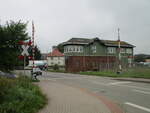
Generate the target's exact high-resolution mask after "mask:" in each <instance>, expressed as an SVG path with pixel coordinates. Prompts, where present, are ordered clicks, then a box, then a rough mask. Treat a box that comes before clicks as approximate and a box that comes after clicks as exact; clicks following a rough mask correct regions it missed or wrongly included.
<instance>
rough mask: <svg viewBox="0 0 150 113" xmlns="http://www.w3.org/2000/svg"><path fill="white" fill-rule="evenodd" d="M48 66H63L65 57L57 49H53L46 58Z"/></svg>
mask: <svg viewBox="0 0 150 113" xmlns="http://www.w3.org/2000/svg"><path fill="white" fill-rule="evenodd" d="M47 62H48V66H49V67H51V66H54V65H56V64H57V65H58V66H65V57H64V54H63V53H61V52H60V51H59V50H58V49H57V48H53V50H52V52H51V53H49V54H48V56H47Z"/></svg>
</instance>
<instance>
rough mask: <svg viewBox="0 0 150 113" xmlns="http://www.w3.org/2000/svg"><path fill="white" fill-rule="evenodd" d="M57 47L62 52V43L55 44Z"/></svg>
mask: <svg viewBox="0 0 150 113" xmlns="http://www.w3.org/2000/svg"><path fill="white" fill-rule="evenodd" d="M57 48H58V50H59V51H60V52H62V53H64V47H63V45H62V44H58V45H57Z"/></svg>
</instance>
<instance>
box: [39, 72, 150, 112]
mask: <svg viewBox="0 0 150 113" xmlns="http://www.w3.org/2000/svg"><path fill="white" fill-rule="evenodd" d="M39 79H41V80H50V81H53V82H58V83H62V84H65V85H69V86H73V87H79V88H85V89H87V90H89V91H91V92H93V93H96V94H101V95H104V96H105V97H107V98H109V99H110V100H112V101H113V102H114V103H116V104H118V105H119V106H120V107H121V108H122V109H123V110H124V111H125V112H126V113H150V84H148V83H138V82H130V81H118V80H114V79H113V78H110V77H96V76H86V75H78V74H68V73H52V72H43V75H42V76H41V77H39Z"/></svg>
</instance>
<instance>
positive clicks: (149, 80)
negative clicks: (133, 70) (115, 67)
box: [113, 78, 150, 83]
mask: <svg viewBox="0 0 150 113" xmlns="http://www.w3.org/2000/svg"><path fill="white" fill-rule="evenodd" d="M113 80H120V81H132V82H142V83H150V79H144V78H114V79H113Z"/></svg>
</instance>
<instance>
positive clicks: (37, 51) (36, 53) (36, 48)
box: [29, 45, 41, 60]
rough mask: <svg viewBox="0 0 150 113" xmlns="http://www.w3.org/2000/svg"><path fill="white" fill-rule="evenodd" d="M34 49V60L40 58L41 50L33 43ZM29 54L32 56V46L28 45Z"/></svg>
mask: <svg viewBox="0 0 150 113" xmlns="http://www.w3.org/2000/svg"><path fill="white" fill-rule="evenodd" d="M34 50H35V53H34V54H35V55H34V59H35V60H41V51H40V50H39V48H38V46H37V45H35V47H34ZM29 54H30V56H33V55H32V47H30V49H29Z"/></svg>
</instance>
